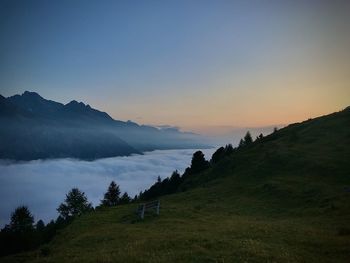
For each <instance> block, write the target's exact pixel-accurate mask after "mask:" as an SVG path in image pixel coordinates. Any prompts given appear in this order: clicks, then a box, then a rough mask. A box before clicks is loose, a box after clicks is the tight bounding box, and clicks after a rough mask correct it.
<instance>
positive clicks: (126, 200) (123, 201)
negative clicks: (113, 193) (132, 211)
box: [119, 192, 131, 205]
mask: <svg viewBox="0 0 350 263" xmlns="http://www.w3.org/2000/svg"><path fill="white" fill-rule="evenodd" d="M130 202H131V198H130V196H129V195H128V193H127V192H124V194H123V195H122V197H120V199H119V204H121V205H122V204H128V203H130Z"/></svg>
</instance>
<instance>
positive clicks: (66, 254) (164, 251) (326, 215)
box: [3, 109, 350, 262]
mask: <svg viewBox="0 0 350 263" xmlns="http://www.w3.org/2000/svg"><path fill="white" fill-rule="evenodd" d="M349 123H350V110H349V109H348V110H345V111H342V112H339V113H335V114H331V115H328V116H325V117H321V118H317V119H314V120H309V121H306V122H303V123H300V124H294V125H290V126H288V127H287V128H284V129H281V130H280V131H278V132H276V133H274V134H272V135H270V136H267V137H265V139H263V140H262V141H260V142H255V143H254V144H252V145H251V146H247V147H246V148H243V149H240V150H238V151H236V152H235V153H234V154H232V155H231V156H229V157H227V158H225V159H223V160H222V161H220V162H218V163H217V164H216V165H215V166H214V167H212V168H210V169H208V170H206V171H205V172H204V173H201V174H197V175H193V176H191V177H189V178H188V180H187V182H185V184H186V185H187V189H188V190H187V191H186V192H182V193H177V194H174V195H169V196H164V197H162V198H161V214H160V216H159V217H155V216H152V215H148V216H147V217H146V219H145V220H144V221H142V222H141V221H138V220H137V219H136V217H135V215H134V212H135V208H136V206H137V205H136V204H131V205H124V206H120V207H116V208H111V209H105V210H102V211H101V210H100V211H96V212H93V213H91V214H86V215H84V216H82V217H80V218H78V219H76V220H75V221H74V222H73V223H72V224H71V225H69V226H68V227H67V228H66V229H64V230H63V231H62V232H61V233H60V234H59V235H58V236H57V237H56V238H55V239H54V240H53V241H52V242H51V243H50V244H49V250H50V254H49V255H48V256H42V255H40V250H38V251H37V252H30V253H24V254H20V255H16V256H12V257H8V258H6V259H4V260H3V261H4V262H14V261H23V262H26V261H30V262H64V261H69V262H348V260H349V258H350V227H349V222H350V176H349V175H350V166H349V160H350V148H349V147H348V145H350V125H349Z"/></svg>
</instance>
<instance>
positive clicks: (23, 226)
mask: <svg viewBox="0 0 350 263" xmlns="http://www.w3.org/2000/svg"><path fill="white" fill-rule="evenodd" d="M33 224H34V217H33V215H32V213H31V212H30V211H29V209H28V207H27V206H19V207H17V208H16V209H15V211H14V212H13V213H12V214H11V222H10V229H11V230H12V231H13V232H17V233H24V232H28V231H32V230H33V229H34V226H33Z"/></svg>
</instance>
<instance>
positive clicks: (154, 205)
mask: <svg viewBox="0 0 350 263" xmlns="http://www.w3.org/2000/svg"><path fill="white" fill-rule="evenodd" d="M159 208H160V201H159V200H155V201H152V202H148V203H143V204H140V205H139V207H138V208H137V214H138V216H139V217H140V218H141V219H144V217H145V212H146V211H147V210H155V211H156V214H157V215H159Z"/></svg>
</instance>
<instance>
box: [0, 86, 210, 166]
mask: <svg viewBox="0 0 350 263" xmlns="http://www.w3.org/2000/svg"><path fill="white" fill-rule="evenodd" d="M0 123H1V126H0V159H12V160H35V159H46V158H79V159H87V160H92V159H97V158H104V157H112V156H125V155H130V154H141V153H142V152H144V151H149V150H155V149H179V148H203V147H208V145H205V144H204V143H203V142H202V141H203V138H202V137H201V136H199V135H197V134H194V133H188V132H181V131H179V130H178V129H177V128H173V127H167V126H164V127H153V126H148V125H139V124H137V123H135V122H132V121H120V120H114V119H113V118H112V117H111V116H109V115H108V114H107V113H105V112H102V111H99V110H96V109H93V108H92V107H90V106H89V105H87V104H84V103H82V102H77V101H75V100H73V101H71V102H69V103H67V104H62V103H59V102H55V101H52V100H47V99H44V98H43V97H41V96H40V95H39V94H37V93H35V92H29V91H25V92H24V93H23V94H21V95H14V96H11V97H7V98H5V97H4V96H1V95H0Z"/></svg>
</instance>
